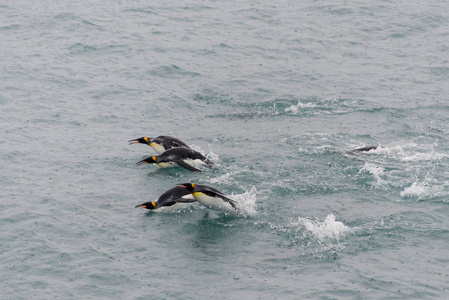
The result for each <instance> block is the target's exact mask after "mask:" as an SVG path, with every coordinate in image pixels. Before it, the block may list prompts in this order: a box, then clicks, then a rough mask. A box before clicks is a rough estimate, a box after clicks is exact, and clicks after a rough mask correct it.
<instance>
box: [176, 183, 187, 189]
mask: <svg viewBox="0 0 449 300" xmlns="http://www.w3.org/2000/svg"><path fill="white" fill-rule="evenodd" d="M178 186H179V187H182V188H184V189H185V188H187V187H186V186H185V185H182V184H178Z"/></svg>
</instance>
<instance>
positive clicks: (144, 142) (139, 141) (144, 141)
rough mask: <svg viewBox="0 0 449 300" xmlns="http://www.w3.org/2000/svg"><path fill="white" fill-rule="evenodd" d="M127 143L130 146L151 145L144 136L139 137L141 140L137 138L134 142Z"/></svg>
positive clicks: (149, 140)
mask: <svg viewBox="0 0 449 300" xmlns="http://www.w3.org/2000/svg"><path fill="white" fill-rule="evenodd" d="M128 143H129V144H130V145H132V144H139V143H140V144H147V145H150V143H151V138H148V137H146V136H144V137H141V138H138V139H135V140H129V141H128Z"/></svg>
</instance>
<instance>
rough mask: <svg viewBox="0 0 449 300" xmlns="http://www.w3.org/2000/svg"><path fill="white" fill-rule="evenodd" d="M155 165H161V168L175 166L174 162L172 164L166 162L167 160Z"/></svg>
mask: <svg viewBox="0 0 449 300" xmlns="http://www.w3.org/2000/svg"><path fill="white" fill-rule="evenodd" d="M157 165H158V166H159V167H161V168H170V167H173V166H175V164H173V163H167V162H160V163H158V164H157Z"/></svg>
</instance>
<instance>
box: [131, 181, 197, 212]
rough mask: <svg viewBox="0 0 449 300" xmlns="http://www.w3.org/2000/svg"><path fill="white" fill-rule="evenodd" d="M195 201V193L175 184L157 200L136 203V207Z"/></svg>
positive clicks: (163, 205) (147, 207) (157, 206)
mask: <svg viewBox="0 0 449 300" xmlns="http://www.w3.org/2000/svg"><path fill="white" fill-rule="evenodd" d="M195 201H196V199H195V197H193V195H192V194H191V193H190V192H189V191H188V190H186V189H184V188H182V187H179V186H175V187H173V188H171V189H169V190H168V191H166V192H165V193H163V194H162V195H160V196H159V198H158V199H157V200H156V201H150V202H145V203H142V204H139V205H136V207H143V208H146V209H158V208H160V207H165V206H172V205H175V204H176V203H192V202H195Z"/></svg>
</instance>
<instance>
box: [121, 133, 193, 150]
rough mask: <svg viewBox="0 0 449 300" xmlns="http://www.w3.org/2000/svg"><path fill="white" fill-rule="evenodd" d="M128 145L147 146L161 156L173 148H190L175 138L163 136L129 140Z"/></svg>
mask: <svg viewBox="0 0 449 300" xmlns="http://www.w3.org/2000/svg"><path fill="white" fill-rule="evenodd" d="M128 143H129V144H130V145H132V144H139V143H140V144H147V145H148V146H150V147H151V148H153V149H154V151H156V152H157V153H158V154H161V153H163V152H164V151H166V150H168V149H171V148H175V147H184V148H190V147H189V146H187V144H186V143H184V142H183V141H181V140H179V139H177V138H174V137H172V136H165V135H161V136H158V137H155V138H150V137H146V136H144V137H141V138H138V139H134V140H129V141H128Z"/></svg>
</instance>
